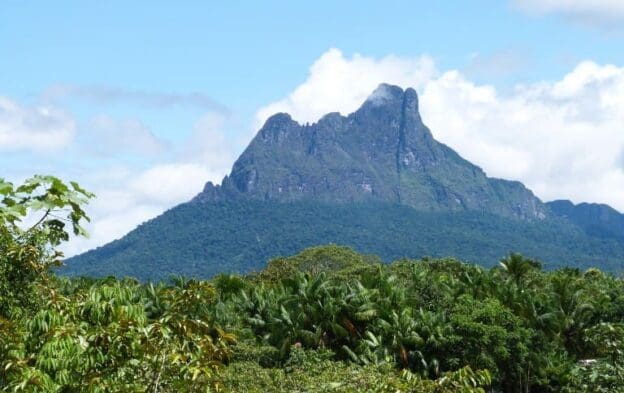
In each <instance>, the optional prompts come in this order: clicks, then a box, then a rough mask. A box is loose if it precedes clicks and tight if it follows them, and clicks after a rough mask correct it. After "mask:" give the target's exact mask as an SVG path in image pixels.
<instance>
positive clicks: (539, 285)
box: [0, 176, 624, 393]
mask: <svg viewBox="0 0 624 393" xmlns="http://www.w3.org/2000/svg"><path fill="white" fill-rule="evenodd" d="M92 196H93V195H92V194H90V193H89V192H88V191H86V190H84V189H82V188H81V187H80V186H79V185H78V184H76V183H69V184H66V183H64V182H63V181H61V180H59V179H57V178H55V177H50V176H35V177H33V178H31V179H28V180H26V181H25V182H24V183H23V184H22V185H19V186H15V185H13V184H11V183H8V182H5V181H0V198H2V202H1V203H0V390H1V391H11V392H85V391H86V392H200V391H201V392H444V393H446V392H505V393H524V392H570V393H571V392H624V383H623V382H622V381H624V284H623V282H622V280H621V278H618V277H616V276H615V275H614V274H612V273H606V272H602V271H600V270H598V269H596V268H588V269H586V270H580V269H578V268H565V267H562V268H558V269H556V270H544V269H543V268H542V266H541V264H540V262H539V261H537V260H534V259H531V258H528V257H524V256H522V255H519V254H514V253H510V254H507V255H504V256H502V258H501V260H500V263H499V264H498V265H496V266H493V267H491V268H484V267H481V266H479V265H475V264H470V263H464V262H461V261H459V260H456V259H450V258H441V259H434V258H424V259H421V260H409V259H399V260H396V261H394V262H392V263H382V261H381V259H380V258H378V257H376V256H373V255H363V254H360V253H357V252H355V251H353V250H352V249H350V248H347V247H341V246H337V245H327V246H319V247H312V248H308V249H305V250H303V251H302V252H300V253H299V254H297V255H294V256H291V257H281V258H276V259H273V260H271V261H270V262H269V263H268V264H267V265H266V267H265V268H263V269H262V270H258V271H256V272H255V273H251V274H248V275H234V274H219V275H216V276H214V277H213V278H211V279H209V280H198V279H192V278H184V277H179V276H178V277H171V278H169V279H167V280H161V281H158V282H149V281H138V280H136V279H132V278H126V279H118V278H114V277H108V278H99V279H95V278H88V277H64V276H59V275H57V274H56V273H55V268H57V267H58V266H59V265H60V264H61V263H62V254H61V253H60V252H58V251H57V250H58V247H59V245H60V244H61V243H62V242H64V241H67V240H68V239H69V237H70V235H71V233H73V234H74V235H83V234H84V229H83V226H82V225H83V223H84V221H85V220H88V217H87V214H86V212H85V210H83V209H84V205H85V203H87V202H88V200H89V199H90V198H92Z"/></svg>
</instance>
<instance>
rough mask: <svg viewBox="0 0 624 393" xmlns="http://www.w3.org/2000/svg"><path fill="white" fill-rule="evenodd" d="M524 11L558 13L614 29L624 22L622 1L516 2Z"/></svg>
mask: <svg viewBox="0 0 624 393" xmlns="http://www.w3.org/2000/svg"><path fill="white" fill-rule="evenodd" d="M515 3H516V4H517V5H518V6H519V7H520V8H522V9H523V10H525V11H527V12H530V13H537V14H546V13H558V14H562V15H564V16H566V17H571V18H573V19H577V20H579V21H582V22H586V23H589V24H605V23H606V25H607V26H609V27H612V26H613V24H614V23H615V22H617V21H618V20H619V21H621V20H624V2H623V1H622V0H515Z"/></svg>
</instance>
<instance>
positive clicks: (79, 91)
mask: <svg viewBox="0 0 624 393" xmlns="http://www.w3.org/2000/svg"><path fill="white" fill-rule="evenodd" d="M65 98H80V99H83V100H87V101H90V102H92V103H96V104H110V103H115V102H120V101H125V102H132V103H136V104H139V105H143V106H147V107H153V108H158V109H162V108H171V107H194V108H199V109H202V110H209V111H216V112H220V113H227V112H228V109H227V108H226V107H225V106H224V105H222V104H220V103H219V102H217V101H215V100H214V99H212V98H211V97H209V96H208V95H206V94H203V93H198V92H193V93H163V92H150V91H142V90H128V89H123V88H119V87H111V86H74V85H55V86H52V87H50V88H48V89H47V90H46V91H45V92H44V94H43V96H42V100H43V101H44V102H57V101H59V100H62V99H65Z"/></svg>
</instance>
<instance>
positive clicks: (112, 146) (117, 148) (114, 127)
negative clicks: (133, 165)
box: [82, 115, 169, 155]
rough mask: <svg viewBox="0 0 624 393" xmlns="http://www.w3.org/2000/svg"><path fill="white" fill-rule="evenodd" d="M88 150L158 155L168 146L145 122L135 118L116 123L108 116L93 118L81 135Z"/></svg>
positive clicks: (116, 153) (106, 152)
mask: <svg viewBox="0 0 624 393" xmlns="http://www.w3.org/2000/svg"><path fill="white" fill-rule="evenodd" d="M82 136H83V137H84V138H85V139H86V140H85V141H84V145H85V147H87V148H89V149H90V150H92V151H94V152H96V153H98V154H103V155H118V154H119V153H121V152H127V153H131V154H143V155H157V154H161V153H163V152H165V151H166V150H167V148H168V147H169V146H168V144H167V142H166V141H164V140H162V139H161V138H158V137H157V136H156V135H154V133H153V132H152V131H151V130H150V129H149V128H148V127H147V126H146V125H145V124H143V123H142V122H140V121H138V120H134V119H123V120H116V119H113V118H112V117H110V116H107V115H98V116H95V117H94V118H92V119H91V120H90V121H89V122H88V123H87V125H86V126H85V130H84V132H83V133H82Z"/></svg>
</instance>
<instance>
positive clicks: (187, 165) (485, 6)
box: [0, 0, 624, 254]
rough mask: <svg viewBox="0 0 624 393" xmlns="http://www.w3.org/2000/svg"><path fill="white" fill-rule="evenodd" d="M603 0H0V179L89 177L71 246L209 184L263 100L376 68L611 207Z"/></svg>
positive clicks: (619, 195)
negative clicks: (87, 208)
mask: <svg viewBox="0 0 624 393" xmlns="http://www.w3.org/2000/svg"><path fill="white" fill-rule="evenodd" d="M617 3H618V2H614V1H609V0H593V1H589V0H577V1H571V0H543V1H537V0H515V1H471V2H466V1H445V2H430V1H427V2H422V1H383V2H381V1H375V2H374V1H338V2H333V1H332V2H330V1H314V2H305V3H304V2H293V1H265V2H255V1H254V2H252V1H246V2H243V1H231V2H205V1H195V2H194V1H185V2H164V1H154V2H146V1H145V2H142V1H136V2H128V1H100V2H91V1H56V2H44V1H40V2H23V1H12V0H8V1H3V2H2V4H1V5H0V50H1V53H2V54H3V56H2V58H1V59H0V167H2V168H3V171H2V173H0V176H3V177H5V178H8V179H11V180H15V181H19V180H20V179H22V178H24V177H25V176H28V175H30V174H33V173H51V174H58V175H60V176H63V177H71V178H75V179H77V180H79V181H81V182H82V183H84V184H85V185H86V186H87V187H90V188H91V189H95V191H96V193H98V195H100V196H101V200H100V202H96V203H95V204H94V206H93V208H92V209H93V210H92V215H93V216H94V223H93V225H92V228H91V231H92V232H93V234H94V236H93V238H92V239H91V240H89V241H75V242H74V243H72V245H71V247H69V248H68V249H67V251H68V253H69V254H71V253H74V252H78V251H82V250H84V249H86V248H88V247H92V246H94V245H98V244H102V243H103V242H106V241H109V240H111V239H112V238H115V237H118V236H121V235H122V234H123V233H125V232H127V231H128V230H129V229H131V228H132V227H134V226H135V225H136V224H138V223H140V222H141V221H144V220H146V219H148V218H149V217H152V216H154V215H156V214H158V213H160V212H162V211H163V210H164V209H166V208H168V207H171V206H173V205H175V204H177V203H179V202H182V201H184V200H186V199H188V198H189V197H190V196H192V195H193V194H194V193H196V192H198V191H199V189H201V185H202V184H203V183H204V182H205V181H206V180H217V181H218V180H219V179H220V178H221V177H222V176H223V175H224V174H225V173H226V172H227V170H228V168H229V167H230V166H231V164H232V162H233V160H234V159H235V158H236V156H237V155H238V154H239V153H240V152H241V150H242V149H243V148H244V146H245V144H246V143H247V142H248V141H249V139H250V138H251V136H252V135H253V132H254V131H255V130H256V129H257V127H258V126H260V125H261V123H262V120H263V118H265V117H266V116H267V115H268V114H270V113H271V111H277V110H284V111H289V112H292V113H293V114H294V115H296V116H295V117H296V118H298V119H300V120H302V121H304V120H305V121H314V120H315V118H318V116H319V115H321V114H322V113H323V111H331V110H341V111H345V112H346V111H349V110H352V109H354V107H357V104H358V102H359V101H360V100H361V99H362V97H365V95H366V94H367V92H370V91H372V90H371V87H372V86H374V85H375V84H377V83H379V82H382V81H389V82H393V83H398V84H401V85H404V86H403V87H407V86H406V85H408V84H409V85H414V87H416V88H417V90H418V91H419V94H420V95H421V101H422V102H423V111H424V113H423V116H424V118H425V121H426V122H427V123H428V124H429V125H430V126H431V128H432V130H433V132H434V135H436V137H438V138H439V139H441V140H442V141H443V142H445V143H447V144H449V145H451V147H453V148H455V149H457V150H458V151H459V152H460V153H461V154H463V155H465V156H466V157H467V158H469V159H471V160H473V161H475V162H476V163H478V164H479V165H481V166H483V167H484V169H485V170H486V171H487V172H488V173H490V174H492V175H495V176H501V177H510V178H514V179H518V180H522V181H524V182H525V183H527V184H528V185H529V186H530V187H531V188H532V189H533V190H534V191H535V192H536V193H537V194H538V195H539V196H541V197H542V198H543V199H545V200H548V199H554V198H563V197H567V198H570V199H573V200H575V201H580V200H591V201H597V202H606V203H610V204H612V205H614V206H616V207H618V208H619V209H624V180H623V179H622V178H621V176H620V173H619V172H618V171H620V172H622V171H623V168H624V140H621V139H619V137H618V136H617V135H618V131H620V130H619V128H618V126H617V125H618V124H624V123H620V120H622V118H621V117H620V116H621V115H620V114H621V113H624V107H622V104H623V103H624V87H622V88H620V86H621V85H622V86H624V82H622V81H624V76H622V75H624V70H623V68H622V67H624V44H623V42H624V29H623V28H621V26H624V6H622V5H619V4H617ZM566 77H567V79H566ZM596 102H598V103H600V105H599V106H596V107H594V106H593V105H598V104H596ZM323 103H327V105H324V104H323ZM330 104H331V107H330ZM509 112H512V113H513V114H514V116H511V115H510V113H509ZM548 114H555V115H553V116H549V115H548ZM557 114H558V115H557ZM509 118H513V121H512V120H509ZM621 131H622V133H623V134H624V130H621ZM528 134H530V135H528ZM588 139H591V140H588ZM614 146H615V147H614ZM596 150H602V151H603V154H601V155H600V157H599V158H598V159H595V158H593V157H592V156H591V154H592V152H595V151H596ZM605 152H606V153H605ZM605 154H606V155H607V156H608V159H605V158H604V157H603V156H605ZM585 156H587V157H588V158H587V161H585V159H583V157H585ZM544 173H546V174H544ZM596 174H600V179H598V180H596ZM586 178H587V179H593V180H594V181H595V182H596V183H595V184H593V185H592V187H591V190H587V188H588V187H587V182H586V181H585V180H584V179H586ZM555 180H556V182H555ZM554 183H556V185H555V184H554ZM154 194H158V196H154ZM112 204H115V205H116V206H117V207H116V208H115V207H111V206H110V205H112Z"/></svg>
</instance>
